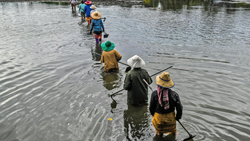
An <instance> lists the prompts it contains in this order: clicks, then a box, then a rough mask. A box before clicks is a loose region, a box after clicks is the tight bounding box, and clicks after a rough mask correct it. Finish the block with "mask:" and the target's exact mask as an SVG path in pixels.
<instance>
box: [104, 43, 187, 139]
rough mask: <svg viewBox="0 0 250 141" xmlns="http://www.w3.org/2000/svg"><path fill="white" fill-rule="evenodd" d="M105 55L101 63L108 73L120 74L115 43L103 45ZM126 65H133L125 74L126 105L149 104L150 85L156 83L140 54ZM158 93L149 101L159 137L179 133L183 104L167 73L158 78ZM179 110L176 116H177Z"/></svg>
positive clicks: (118, 57)
mask: <svg viewBox="0 0 250 141" xmlns="http://www.w3.org/2000/svg"><path fill="white" fill-rule="evenodd" d="M101 47H102V49H103V53H102V56H101V62H102V63H104V70H105V71H106V72H112V71H117V70H118V69H119V67H118V61H119V60H121V58H122V56H121V55H120V54H119V52H118V51H116V50H115V49H114V48H115V44H114V43H112V42H110V41H106V42H104V43H102V44H101ZM127 64H128V65H129V66H131V68H132V69H131V70H130V71H129V72H128V73H127V74H126V77H125V80H124V85H123V88H124V89H125V90H127V102H128V104H130V105H132V106H140V105H144V104H148V86H147V84H146V83H145V82H144V81H143V80H145V81H146V82H147V83H148V84H151V83H152V82H153V81H152V79H151V77H150V76H149V74H148V72H147V71H146V70H145V69H143V68H142V67H143V66H145V62H144V60H143V59H142V58H141V57H139V56H138V55H134V56H133V57H131V58H129V59H128V60H127ZM156 85H157V90H155V91H153V92H152V94H151V99H150V102H149V111H150V113H151V115H152V116H153V120H152V123H153V126H154V128H155V131H156V134H157V135H158V136H162V135H163V134H164V133H168V134H175V133H176V120H179V119H181V117H182V109H183V107H182V104H181V101H180V98H179V95H178V94H177V93H176V92H175V91H173V90H172V89H171V88H173V87H174V85H175V83H174V82H173V80H172V79H171V78H170V74H169V73H168V72H166V71H165V72H162V73H161V74H160V75H158V76H156ZM175 110H176V111H177V114H176V113H175Z"/></svg>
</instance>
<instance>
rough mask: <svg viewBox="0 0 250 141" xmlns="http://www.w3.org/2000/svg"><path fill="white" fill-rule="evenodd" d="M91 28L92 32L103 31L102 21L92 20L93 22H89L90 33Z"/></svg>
mask: <svg viewBox="0 0 250 141" xmlns="http://www.w3.org/2000/svg"><path fill="white" fill-rule="evenodd" d="M93 28H94V31H104V26H103V22H102V19H98V20H96V19H93V21H92V22H91V27H90V31H92V29H93Z"/></svg>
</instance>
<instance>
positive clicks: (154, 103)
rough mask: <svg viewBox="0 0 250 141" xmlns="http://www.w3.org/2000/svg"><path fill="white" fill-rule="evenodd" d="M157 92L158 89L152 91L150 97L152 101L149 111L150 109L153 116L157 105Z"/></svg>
mask: <svg viewBox="0 0 250 141" xmlns="http://www.w3.org/2000/svg"><path fill="white" fill-rule="evenodd" d="M155 92H156V91H153V92H152V94H151V98H150V103H149V111H150V114H151V115H152V116H154V114H155V107H156V102H155V100H154V95H155Z"/></svg>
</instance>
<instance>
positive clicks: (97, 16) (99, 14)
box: [91, 11, 102, 20]
mask: <svg viewBox="0 0 250 141" xmlns="http://www.w3.org/2000/svg"><path fill="white" fill-rule="evenodd" d="M91 17H92V18H93V19H96V20H98V19H100V18H101V17H102V14H101V13H100V12H98V11H95V12H93V13H92V14H91Z"/></svg>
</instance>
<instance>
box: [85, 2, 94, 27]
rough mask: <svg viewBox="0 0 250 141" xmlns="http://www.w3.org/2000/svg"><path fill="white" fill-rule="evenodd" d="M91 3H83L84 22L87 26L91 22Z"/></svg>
mask: <svg viewBox="0 0 250 141" xmlns="http://www.w3.org/2000/svg"><path fill="white" fill-rule="evenodd" d="M91 3H92V2H91V1H86V2H85V8H84V12H85V14H86V20H87V22H88V25H90V24H91V20H92V18H91V15H90V11H91V10H92V9H91V8H90V7H91Z"/></svg>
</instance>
